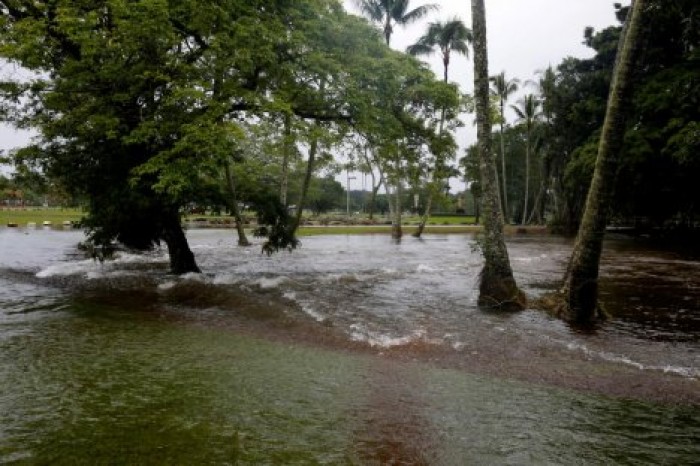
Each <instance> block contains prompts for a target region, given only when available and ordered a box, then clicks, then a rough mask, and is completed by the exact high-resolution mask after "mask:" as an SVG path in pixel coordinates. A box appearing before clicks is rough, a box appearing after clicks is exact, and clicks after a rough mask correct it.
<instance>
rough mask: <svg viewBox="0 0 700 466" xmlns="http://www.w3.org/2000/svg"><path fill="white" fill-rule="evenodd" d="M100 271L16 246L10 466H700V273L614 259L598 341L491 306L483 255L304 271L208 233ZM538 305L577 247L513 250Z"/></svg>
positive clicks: (330, 256)
mask: <svg viewBox="0 0 700 466" xmlns="http://www.w3.org/2000/svg"><path fill="white" fill-rule="evenodd" d="M189 237H190V241H191V244H192V246H193V249H194V251H195V254H196V255H197V257H198V260H199V262H200V265H201V266H202V269H203V270H204V271H205V274H203V275H202V276H194V275H193V276H186V277H179V278H178V277H172V276H168V275H167V274H166V266H167V260H166V257H165V256H164V254H163V253H162V252H155V253H152V254H148V255H132V254H121V255H120V257H118V259H117V260H116V261H114V262H111V263H105V264H99V263H94V262H92V261H85V260H82V259H81V258H80V257H79V255H77V254H76V252H75V249H74V245H75V243H76V242H77V241H79V240H80V239H81V236H80V234H78V233H76V232H48V231H41V230H32V231H22V230H19V231H14V230H5V231H0V463H10V464H13V463H16V464H106V463H109V464H235V463H239V464H318V463H321V464H446V465H451V464H532V463H536V464H542V463H549V464H571V463H579V464H580V463H586V464H610V463H623V464H656V463H666V464H693V463H694V462H695V461H697V458H698V457H699V455H700V442H698V439H700V408H699V407H698V406H699V403H700V386H698V383H700V380H698V379H700V355H699V354H700V353H699V351H698V350H699V349H700V273H699V272H700V262H697V261H694V260H688V259H686V258H684V255H682V254H678V253H674V252H669V251H659V250H652V249H649V248H644V247H641V246H639V245H637V244H635V243H631V242H629V241H626V240H612V241H609V242H608V243H607V244H606V255H605V260H604V265H603V275H604V276H605V279H604V280H603V283H602V297H603V300H604V302H605V305H606V308H607V310H608V312H610V313H612V314H614V315H615V318H614V319H613V320H612V321H611V322H609V323H607V324H605V325H604V326H602V327H601V328H599V329H597V331H595V332H592V333H581V332H579V331H576V330H575V329H571V328H569V327H568V326H566V325H564V324H562V323H561V322H559V321H557V320H555V319H552V318H549V317H548V316H546V315H544V314H542V313H540V312H538V311H535V310H528V311H525V312H522V313H518V314H514V315H509V316H503V315H494V314H489V313H484V312H481V311H479V310H478V309H477V308H476V306H475V302H476V288H475V286H476V278H477V275H478V271H479V264H480V259H479V255H478V253H476V252H472V249H471V246H472V245H473V243H474V240H473V238H472V237H470V236H459V235H452V236H439V235H433V236H427V237H426V239H425V240H423V241H417V240H414V239H413V238H410V239H409V238H407V239H406V240H405V241H404V242H403V243H402V244H401V245H394V244H391V243H390V242H389V241H388V239H387V238H386V237H384V236H332V237H330V236H329V237H312V238H305V239H304V240H303V247H302V248H301V249H299V250H297V251H295V252H294V253H292V254H287V253H284V254H279V255H276V256H272V257H267V256H264V255H261V254H259V248H257V247H253V248H249V249H240V248H238V247H236V246H235V240H234V239H233V238H232V236H231V233H230V232H228V231H211V230H206V231H204V230H203V231H191V232H190V233H189ZM508 246H509V251H510V254H511V260H512V263H513V266H514V268H515V272H516V278H517V280H518V282H519V283H520V284H521V286H523V288H524V289H525V290H526V292H527V293H528V294H529V295H531V296H537V295H538V294H541V293H543V292H545V291H547V290H549V289H551V288H552V287H553V286H554V284H555V282H556V280H557V278H559V277H560V276H561V274H562V270H563V267H564V265H565V261H566V259H567V258H568V254H569V252H570V248H571V245H570V242H569V241H568V240H563V239H559V238H549V237H517V238H513V239H511V240H510V241H509V245H508Z"/></svg>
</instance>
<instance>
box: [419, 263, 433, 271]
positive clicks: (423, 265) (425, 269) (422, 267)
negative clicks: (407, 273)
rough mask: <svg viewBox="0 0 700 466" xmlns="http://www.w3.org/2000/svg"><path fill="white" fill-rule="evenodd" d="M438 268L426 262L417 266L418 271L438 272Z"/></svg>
mask: <svg viewBox="0 0 700 466" xmlns="http://www.w3.org/2000/svg"><path fill="white" fill-rule="evenodd" d="M437 271H438V269H436V268H434V267H431V266H429V265H425V264H419V265H418V267H416V272H437Z"/></svg>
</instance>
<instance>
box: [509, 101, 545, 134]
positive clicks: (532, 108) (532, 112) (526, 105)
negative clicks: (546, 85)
mask: <svg viewBox="0 0 700 466" xmlns="http://www.w3.org/2000/svg"><path fill="white" fill-rule="evenodd" d="M540 105H541V102H540V100H539V99H538V98H537V96H535V95H534V94H528V95H526V96H524V97H523V98H522V99H520V100H519V101H518V105H517V106H516V105H511V106H510V107H511V108H512V109H513V111H514V112H515V113H516V115H518V119H519V120H520V121H522V122H524V123H525V127H526V128H527V130H528V131H529V130H531V129H532V126H533V125H534V123H535V121H537V120H538V119H539V118H540V117H541V116H542V112H541V109H540Z"/></svg>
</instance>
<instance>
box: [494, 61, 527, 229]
mask: <svg viewBox="0 0 700 466" xmlns="http://www.w3.org/2000/svg"><path fill="white" fill-rule="evenodd" d="M489 81H491V94H492V95H495V96H496V97H498V104H499V107H500V110H501V121H500V125H501V177H502V179H503V215H504V217H505V220H506V221H508V218H509V210H508V188H507V187H508V183H507V178H506V148H505V142H504V140H503V127H504V126H505V123H506V115H505V106H506V102H507V101H508V97H510V96H511V95H512V94H514V93H515V92H517V90H518V85H519V84H520V81H519V80H518V79H517V78H513V79H506V72H505V71H502V72H501V73H500V74H497V75H495V76H491V78H489Z"/></svg>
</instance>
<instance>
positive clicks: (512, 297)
mask: <svg viewBox="0 0 700 466" xmlns="http://www.w3.org/2000/svg"><path fill="white" fill-rule="evenodd" d="M471 7H472V21H473V25H472V31H473V34H474V95H475V100H476V123H477V140H478V146H479V172H480V173H481V190H482V193H483V208H484V236H483V240H482V244H481V247H482V253H483V255H484V268H483V269H482V271H481V282H480V284H479V299H478V303H479V305H480V306H485V307H490V308H497V309H503V310H520V309H523V308H524V306H525V295H524V294H523V293H522V291H520V290H519V289H518V286H517V284H516V283H515V279H514V278H513V271H512V269H511V267H510V260H509V258H508V250H507V249H506V245H505V241H504V239H503V217H502V216H501V207H500V202H499V196H498V184H497V182H496V165H495V163H494V160H493V154H492V151H491V105H490V100H489V74H488V52H487V46H486V11H485V9H484V1H483V0H472V2H471Z"/></svg>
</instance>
